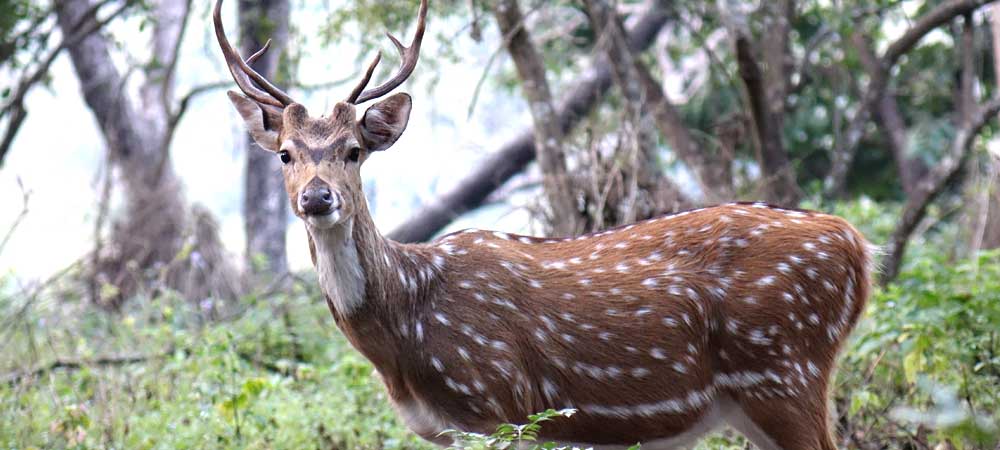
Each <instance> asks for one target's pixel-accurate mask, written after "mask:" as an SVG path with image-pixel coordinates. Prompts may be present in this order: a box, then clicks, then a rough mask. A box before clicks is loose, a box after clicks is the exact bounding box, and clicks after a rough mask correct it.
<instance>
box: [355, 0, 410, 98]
mask: <svg viewBox="0 0 1000 450" xmlns="http://www.w3.org/2000/svg"><path fill="white" fill-rule="evenodd" d="M426 24H427V0H420V13H419V14H418V17H417V31H416V32H414V33H413V41H412V42H410V46H409V47H404V46H403V44H402V43H400V42H399V39H396V37H395V36H393V35H391V34H389V33H386V35H387V36H389V39H390V40H391V41H392V43H393V45H395V46H396V50H397V51H398V52H399V56H400V58H401V59H402V63H401V64H400V68H399V71H398V72H396V75H394V76H393V77H392V78H390V79H389V80H388V81H386V82H385V83H382V84H380V85H378V86H376V87H374V88H372V89H370V90H367V91H364V92H362V93H361V94H360V95H358V96H357V97H356V101H353V102H349V103H355V104H358V103H364V102H367V101H368V100H372V99H376V98H379V97H381V96H383V95H385V94H388V93H389V92H391V91H392V90H393V89H396V88H397V87H399V85H401V84H403V82H404V81H406V79H407V78H409V77H410V74H412V73H413V69H415V68H416V67H417V59H418V58H419V57H420V44H421V42H422V41H423V39H424V29H425V27H426ZM372 70H374V65H373V66H371V67H369V73H368V74H367V76H366V78H365V79H364V80H362V83H361V84H359V85H358V87H356V88H354V89H355V90H359V88H364V86H365V85H367V84H368V79H369V78H371V71H372ZM352 96H353V93H352Z"/></svg>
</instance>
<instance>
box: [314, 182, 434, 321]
mask: <svg viewBox="0 0 1000 450" xmlns="http://www.w3.org/2000/svg"><path fill="white" fill-rule="evenodd" d="M355 204H356V205H358V209H357V212H356V213H355V214H354V215H353V217H352V218H351V219H349V220H346V221H344V223H342V224H340V225H337V226H335V227H332V228H329V229H313V228H310V229H309V236H310V241H311V242H310V243H311V245H312V246H313V257H314V259H313V263H314V264H315V266H316V271H317V273H318V275H319V282H320V287H321V288H322V290H323V293H324V294H326V296H327V298H328V299H329V301H330V307H331V309H332V312H333V314H334V317H335V318H337V320H338V324H341V326H342V328H343V326H344V325H350V324H352V323H357V322H360V321H372V320H374V321H378V322H381V323H383V324H386V325H388V324H390V323H391V324H393V325H398V324H396V323H395V322H396V320H395V319H399V318H400V317H401V316H400V315H399V314H396V313H398V312H402V308H404V307H407V306H413V305H414V304H415V303H418V302H419V300H420V299H421V298H423V296H421V295H420V293H423V292H426V289H427V287H428V286H429V285H430V284H432V281H433V278H435V276H436V272H433V271H430V270H427V269H423V268H426V267H432V266H433V264H431V261H430V256H429V255H427V254H425V253H426V252H425V251H424V250H423V249H422V248H421V247H422V246H418V245H403V244H399V243H396V242H393V241H390V240H387V239H385V238H383V237H382V235H381V234H380V233H379V232H378V229H377V228H376V227H375V223H374V221H373V220H372V217H371V215H370V213H369V212H368V206H367V204H366V203H365V201H364V199H363V198H362V199H359V200H358V201H356V202H355ZM341 322H347V323H341Z"/></svg>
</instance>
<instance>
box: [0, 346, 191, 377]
mask: <svg viewBox="0 0 1000 450" xmlns="http://www.w3.org/2000/svg"><path fill="white" fill-rule="evenodd" d="M173 353H174V351H173V350H167V351H165V352H162V353H157V354H153V355H120V356H102V357H99V358H94V359H57V360H55V361H52V362H50V363H48V364H43V365H41V366H38V367H36V368H34V369H29V370H24V371H20V372H11V373H8V374H5V375H3V377H0V383H4V384H17V383H18V382H20V381H21V380H23V379H25V378H37V377H40V376H42V375H45V374H47V373H49V372H52V371H54V370H57V369H67V370H77V369H82V368H84V367H92V366H124V365H128V364H138V363H144V362H146V361H149V360H152V359H160V358H166V357H168V356H170V355H172V354H173Z"/></svg>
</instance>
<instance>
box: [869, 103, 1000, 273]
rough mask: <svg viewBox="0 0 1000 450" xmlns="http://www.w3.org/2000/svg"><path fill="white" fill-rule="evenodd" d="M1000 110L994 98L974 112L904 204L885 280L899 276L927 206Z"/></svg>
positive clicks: (957, 170) (890, 252)
mask: <svg viewBox="0 0 1000 450" xmlns="http://www.w3.org/2000/svg"><path fill="white" fill-rule="evenodd" d="M998 112H1000V97H997V98H994V99H992V100H990V101H988V102H986V103H985V104H984V105H982V106H980V107H979V109H978V110H977V111H976V112H975V113H974V114H972V115H971V117H970V118H969V120H968V121H966V122H965V123H962V124H961V125H960V126H959V128H958V130H957V131H956V133H955V137H954V139H952V141H951V146H950V148H949V150H948V153H947V154H946V155H945V156H944V157H943V158H941V160H940V161H938V164H937V165H936V166H934V168H933V169H931V171H930V172H929V173H928V174H927V176H926V177H925V178H924V180H922V181H921V182H920V183H919V184H917V186H916V190H915V191H914V192H913V195H911V196H910V197H909V199H907V201H906V205H905V206H904V207H903V215H902V217H901V218H900V220H899V225H897V226H896V229H895V230H894V231H893V232H892V236H891V237H890V238H889V253H888V254H887V255H886V256H885V259H884V270H883V272H882V278H881V283H882V284H883V285H884V284H888V283H889V282H891V281H892V280H894V279H895V278H896V276H898V275H899V268H900V264H901V262H902V259H903V254H904V252H905V251H906V245H907V243H908V242H909V239H910V236H911V235H912V234H913V231H914V230H915V229H916V227H917V224H919V223H920V221H921V219H923V218H924V216H925V215H926V214H927V206H928V205H930V203H931V202H932V201H934V199H935V198H937V196H938V195H939V194H941V192H942V191H943V190H944V188H945V187H946V186H947V185H948V184H949V183H950V182H951V181H952V180H953V179H954V178H955V176H956V175H957V174H958V172H959V170H960V169H961V168H962V166H963V165H964V164H965V161H966V160H967V159H968V157H969V155H970V154H971V153H972V152H971V148H972V143H973V141H974V139H975V138H976V136H977V135H978V134H979V132H980V130H982V128H983V127H984V126H985V125H986V122H987V121H989V120H990V119H992V118H993V117H994V116H996V115H997V113H998Z"/></svg>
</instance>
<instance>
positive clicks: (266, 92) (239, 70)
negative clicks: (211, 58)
mask: <svg viewBox="0 0 1000 450" xmlns="http://www.w3.org/2000/svg"><path fill="white" fill-rule="evenodd" d="M212 20H213V21H214V22H215V37H216V39H218V40H219V47H221V48H222V55H223V56H225V58H226V66H228V67H229V73H230V74H232V76H233V80H234V81H236V85H237V86H239V87H240V90H241V91H243V93H244V94H246V95H247V96H249V97H250V98H252V99H254V100H256V101H257V102H259V103H263V104H266V105H271V106H276V107H279V108H284V107H285V106H288V105H290V104H292V103H295V101H294V100H292V98H291V97H289V96H288V94H286V93H284V92H283V91H282V90H281V89H278V88H277V87H276V86H275V85H273V84H271V82H269V81H267V79H266V78H264V77H263V76H262V75H261V74H259V73H257V71H256V70H253V68H251V67H250V63H252V62H254V61H256V60H257V58H260V56H261V55H263V54H264V52H266V51H267V49H268V48H270V46H271V40H270V39H268V41H267V43H265V44H264V46H263V47H262V48H261V49H260V50H258V51H257V53H254V54H253V55H251V56H250V57H249V58H247V60H246V61H244V60H243V58H242V57H240V54H239V52H238V51H237V50H236V49H235V48H234V47H233V45H232V44H230V43H229V39H227V38H226V30H225V29H224V28H223V27H222V0H217V1H216V2H215V11H214V12H213V13H212ZM254 83H256V84H257V86H260V88H258V87H257V86H255V85H254ZM261 89H263V90H261Z"/></svg>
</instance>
